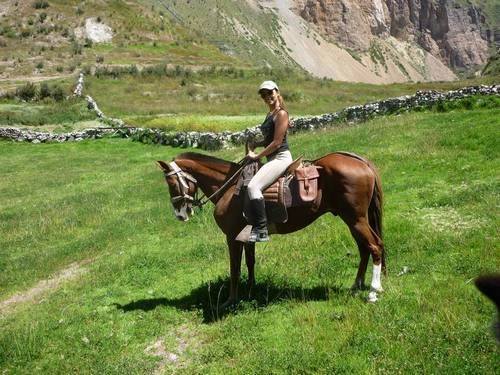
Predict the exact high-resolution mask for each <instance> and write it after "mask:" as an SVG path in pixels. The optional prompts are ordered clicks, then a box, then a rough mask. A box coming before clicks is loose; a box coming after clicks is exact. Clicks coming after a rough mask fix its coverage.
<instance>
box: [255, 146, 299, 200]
mask: <svg viewBox="0 0 500 375" xmlns="http://www.w3.org/2000/svg"><path fill="white" fill-rule="evenodd" d="M292 161H293V159H292V154H291V153H290V151H289V150H285V151H281V152H278V153H277V154H276V155H274V157H273V158H272V159H270V160H268V162H267V163H266V164H264V165H263V166H262V167H261V168H260V169H259V170H258V172H257V173H256V174H255V176H253V177H252V179H251V180H250V182H249V183H248V187H247V190H248V197H249V198H250V199H260V198H263V197H264V196H263V195H262V191H263V190H265V189H266V188H267V187H268V186H269V185H271V184H272V183H273V182H274V181H276V179H277V178H278V177H280V176H281V175H282V174H283V173H284V172H285V170H286V168H287V167H288V166H289V165H290V164H291V163H292Z"/></svg>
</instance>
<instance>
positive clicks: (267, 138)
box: [260, 113, 290, 159]
mask: <svg viewBox="0 0 500 375" xmlns="http://www.w3.org/2000/svg"><path fill="white" fill-rule="evenodd" d="M274 127H275V124H274V113H270V114H268V115H267V116H266V119H265V120H264V122H263V123H262V125H261V126H260V130H261V131H262V134H263V135H264V144H263V146H264V147H267V146H269V145H270V144H271V142H272V141H273V140H274ZM289 149H290V148H289V147H288V131H287V132H286V133H285V136H284V137H283V141H282V142H281V145H280V147H279V148H278V149H277V150H276V151H274V152H273V153H272V154H269V155H267V158H268V159H270V158H272V157H274V156H275V155H276V154H277V153H279V152H282V151H285V150H289Z"/></svg>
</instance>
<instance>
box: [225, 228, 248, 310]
mask: <svg viewBox="0 0 500 375" xmlns="http://www.w3.org/2000/svg"><path fill="white" fill-rule="evenodd" d="M227 246H228V248H229V268H230V281H229V297H228V299H227V301H226V302H224V304H223V305H222V308H226V307H228V306H231V305H234V304H235V303H236V302H238V285H239V282H240V273H241V256H242V253H243V244H242V243H241V242H238V241H235V240H234V239H233V238H229V237H227Z"/></svg>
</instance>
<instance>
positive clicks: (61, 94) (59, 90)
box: [52, 85, 64, 102]
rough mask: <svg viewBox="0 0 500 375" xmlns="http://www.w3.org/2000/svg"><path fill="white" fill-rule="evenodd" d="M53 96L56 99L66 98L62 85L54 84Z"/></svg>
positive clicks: (60, 100)
mask: <svg viewBox="0 0 500 375" xmlns="http://www.w3.org/2000/svg"><path fill="white" fill-rule="evenodd" d="M52 98H54V100H55V101H58V102H62V101H63V100H64V90H63V89H62V88H61V87H60V86H58V85H54V86H53V87H52Z"/></svg>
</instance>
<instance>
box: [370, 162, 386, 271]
mask: <svg viewBox="0 0 500 375" xmlns="http://www.w3.org/2000/svg"><path fill="white" fill-rule="evenodd" d="M368 166H369V167H370V169H371V170H372V171H373V174H374V176H375V185H374V187H373V195H372V199H371V201H370V206H369V207H368V222H369V224H370V227H371V228H372V230H373V231H374V232H375V234H376V235H377V237H378V239H377V242H379V243H378V245H379V246H380V247H381V249H382V270H383V271H384V273H386V251H385V248H384V241H383V236H382V214H383V206H382V205H383V198H384V196H383V192H382V182H381V179H380V174H379V173H378V171H377V168H376V167H375V165H373V163H371V162H368Z"/></svg>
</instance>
